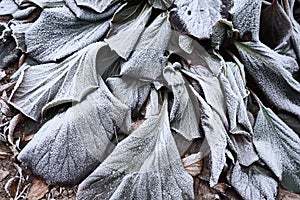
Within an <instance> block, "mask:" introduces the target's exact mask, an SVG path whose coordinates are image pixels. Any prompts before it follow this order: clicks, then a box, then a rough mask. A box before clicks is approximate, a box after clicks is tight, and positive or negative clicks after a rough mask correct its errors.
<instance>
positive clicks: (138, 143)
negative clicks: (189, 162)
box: [77, 102, 194, 200]
mask: <svg viewBox="0 0 300 200" xmlns="http://www.w3.org/2000/svg"><path fill="white" fill-rule="evenodd" d="M77 198H78V199H82V200H83V199H91V198H93V199H99V200H100V199H127V198H130V199H193V198H194V193H193V179H192V177H191V176H190V175H188V174H187V173H186V172H185V170H184V168H183V166H182V163H181V160H180V156H179V153H178V150H177V147H176V144H175V141H174V139H173V136H172V133H171V130H170V128H169V119H168V111H167V104H166V102H165V103H164V105H163V107H162V110H161V112H160V114H159V115H158V116H152V117H150V118H149V119H147V120H146V121H145V122H144V123H143V124H142V125H141V126H139V128H138V129H137V130H136V131H134V132H133V133H132V134H130V135H129V136H128V137H127V138H126V139H124V140H123V141H122V142H120V143H119V144H118V145H117V147H116V148H115V150H114V151H113V152H112V153H111V154H110V155H109V157H107V158H106V160H105V161H104V162H103V163H102V164H101V165H100V166H99V167H98V168H97V169H96V170H95V171H94V172H93V173H92V174H91V175H90V176H88V177H87V178H86V179H85V180H84V181H83V182H82V183H81V184H80V185H79V189H78V193H77Z"/></svg>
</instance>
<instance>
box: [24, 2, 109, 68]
mask: <svg viewBox="0 0 300 200" xmlns="http://www.w3.org/2000/svg"><path fill="white" fill-rule="evenodd" d="M108 28H109V20H108V19H106V20H103V21H99V22H94V23H91V22H88V21H82V20H79V19H77V18H76V17H75V15H74V14H73V13H72V12H71V11H70V10H69V9H68V8H67V7H65V6H64V7H58V8H47V9H44V10H43V12H42V14H41V16H40V17H39V18H38V20H37V21H35V22H34V23H33V25H32V26H31V27H30V28H29V29H28V30H27V31H26V32H25V41H26V45H27V51H28V53H29V55H30V56H31V57H32V58H34V59H36V60H38V61H41V62H49V61H57V60H59V59H62V58H65V57H66V56H69V55H70V54H72V53H74V52H76V51H78V50H80V49H82V48H84V47H86V46H88V45H89V44H91V43H93V42H97V41H98V40H99V39H100V38H101V37H103V36H104V34H105V33H106V32H107V31H108Z"/></svg>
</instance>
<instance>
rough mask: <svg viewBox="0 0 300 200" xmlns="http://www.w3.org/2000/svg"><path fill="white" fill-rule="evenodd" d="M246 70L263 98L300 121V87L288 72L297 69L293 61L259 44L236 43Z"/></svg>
mask: <svg viewBox="0 0 300 200" xmlns="http://www.w3.org/2000/svg"><path fill="white" fill-rule="evenodd" d="M235 45H236V47H237V49H238V51H239V54H240V56H241V58H242V60H243V61H244V64H245V69H246V71H248V73H249V74H250V76H251V77H252V78H253V79H254V81H255V83H256V84H257V86H258V88H259V90H260V91H262V95H264V97H265V98H266V99H267V100H268V101H269V102H270V103H271V104H272V105H274V106H275V107H276V109H278V110H279V111H285V112H287V113H291V114H294V115H295V116H297V117H298V120H299V119H300V113H299V109H300V84H299V83H298V82H297V81H296V80H295V79H294V78H293V77H292V74H291V73H290V72H289V71H287V70H286V69H285V68H292V69H293V68H297V67H298V64H297V63H296V61H295V60H294V59H292V58H290V57H287V56H283V55H280V54H278V53H276V52H274V51H272V50H271V49H270V48H268V47H267V46H265V45H264V44H262V43H260V42H245V43H235Z"/></svg>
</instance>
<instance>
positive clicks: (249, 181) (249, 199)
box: [228, 163, 278, 200]
mask: <svg viewBox="0 0 300 200" xmlns="http://www.w3.org/2000/svg"><path fill="white" fill-rule="evenodd" d="M228 179H229V182H230V184H231V185H232V186H233V187H234V188H235V189H236V191H237V192H238V193H239V194H240V195H241V196H242V197H243V198H244V199H245V200H253V199H270V200H271V199H273V200H275V199H276V196H277V187H278V183H277V181H276V180H274V179H273V178H272V176H271V175H270V174H268V172H267V171H266V170H265V169H264V168H262V167H259V166H256V165H251V166H250V167H241V166H240V165H239V163H236V164H235V166H234V167H233V169H232V172H231V174H230V175H229V176H228Z"/></svg>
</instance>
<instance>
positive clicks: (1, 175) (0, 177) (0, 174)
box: [0, 169, 9, 181]
mask: <svg viewBox="0 0 300 200" xmlns="http://www.w3.org/2000/svg"><path fill="white" fill-rule="evenodd" d="M8 175H9V171H6V170H2V169H0V181H3V180H4V179H5V178H6V177H7V176H8Z"/></svg>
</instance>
